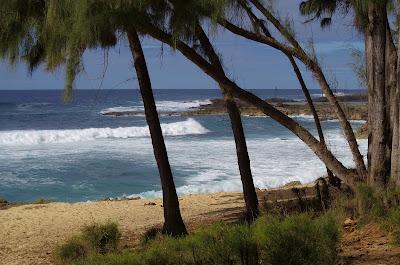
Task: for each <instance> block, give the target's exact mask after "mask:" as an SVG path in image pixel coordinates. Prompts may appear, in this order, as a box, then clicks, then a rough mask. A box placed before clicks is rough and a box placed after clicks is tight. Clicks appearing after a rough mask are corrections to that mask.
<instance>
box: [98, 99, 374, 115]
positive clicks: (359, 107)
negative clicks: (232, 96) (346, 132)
mask: <svg viewBox="0 0 400 265" xmlns="http://www.w3.org/2000/svg"><path fill="white" fill-rule="evenodd" d="M352 99H353V98H352ZM210 102H211V103H209V104H205V105H200V106H199V107H194V108H190V109H189V110H186V111H181V112H170V113H168V114H164V115H168V116H177V115H179V116H202V115H225V114H227V112H226V108H225V103H224V101H223V100H222V99H211V100H210ZM267 102H268V103H270V104H272V105H274V106H275V107H277V108H278V109H279V110H280V111H282V112H283V113H284V114H286V115H288V116H299V115H312V113H311V111H310V109H309V107H308V105H307V103H306V102H303V101H290V100H287V99H270V100H267ZM236 103H237V105H238V106H239V108H240V111H241V113H242V115H243V116H250V117H252V116H265V114H264V113H262V112H261V111H260V110H258V109H257V108H254V107H253V106H250V105H249V104H247V103H246V102H243V101H240V100H236ZM314 104H315V107H316V109H317V112H318V114H319V116H320V119H321V120H332V119H337V114H336V112H335V110H334V109H333V108H332V107H331V105H330V103H328V102H324V101H323V100H322V99H320V100H317V101H316V102H315V103H314ZM341 105H342V107H343V109H344V111H345V113H346V115H347V117H348V119H349V120H367V117H368V115H367V104H366V102H365V101H363V100H358V101H356V100H355V101H341ZM101 114H102V115H104V116H114V117H121V116H122V117H123V116H135V115H140V114H141V112H138V111H130V110H126V111H124V110H122V111H108V112H102V113H101Z"/></svg>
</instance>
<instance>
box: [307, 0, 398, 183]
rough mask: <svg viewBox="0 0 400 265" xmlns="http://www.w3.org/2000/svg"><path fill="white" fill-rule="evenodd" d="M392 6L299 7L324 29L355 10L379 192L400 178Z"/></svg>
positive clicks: (318, 2)
mask: <svg viewBox="0 0 400 265" xmlns="http://www.w3.org/2000/svg"><path fill="white" fill-rule="evenodd" d="M392 4H393V3H392V1H387V0H380V1H369V0H368V1H355V0H332V1H322V0H308V1H303V3H302V4H301V6H300V10H301V11H302V13H303V14H304V15H308V16H312V19H321V24H322V25H323V26H326V25H329V24H330V22H331V20H332V16H333V14H334V13H335V12H337V11H338V10H343V11H344V12H345V13H347V12H348V11H349V10H350V9H352V10H353V13H354V15H355V23H356V25H357V27H358V28H359V29H360V31H362V32H363V33H364V37H365V54H366V65H367V83H368V99H369V100H368V102H369V103H368V106H369V107H368V109H369V114H368V123H369V127H368V128H369V148H368V170H369V182H370V183H372V184H374V185H376V186H377V187H379V188H382V187H384V186H385V184H386V182H387V176H389V174H390V171H391V172H392V177H393V178H395V179H398V178H399V177H400V176H399V174H400V173H398V171H397V170H395V168H397V167H398V165H397V163H396V162H395V160H393V159H391V156H392V155H394V156H396V152H398V151H397V150H396V149H392V147H394V148H396V146H397V145H396V143H395V142H396V141H397V139H396V138H393V137H394V135H398V132H396V130H398V129H397V128H396V127H395V124H396V120H398V111H397V110H396V108H397V107H396V106H397V105H398V99H397V97H396V93H397V92H396V90H397V88H396V79H397V74H396V71H397V70H396V66H397V52H396V47H395V45H394V42H393V37H392V30H391V28H390V23H389V19H388V7H389V6H390V5H392ZM392 139H393V143H392ZM392 163H395V164H392ZM391 167H393V169H392V170H391ZM393 174H395V175H393Z"/></svg>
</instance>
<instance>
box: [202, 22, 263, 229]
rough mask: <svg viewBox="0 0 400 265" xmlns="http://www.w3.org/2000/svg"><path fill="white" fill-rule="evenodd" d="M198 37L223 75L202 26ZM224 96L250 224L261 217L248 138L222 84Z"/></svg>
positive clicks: (220, 65)
mask: <svg viewBox="0 0 400 265" xmlns="http://www.w3.org/2000/svg"><path fill="white" fill-rule="evenodd" d="M196 35H197V37H198V39H199V41H200V44H201V46H202V49H203V50H204V52H205V53H206V55H207V57H208V59H209V60H210V62H211V63H212V64H213V65H214V66H215V67H216V68H217V69H218V70H219V71H220V72H221V73H222V74H225V73H224V69H223V67H222V64H221V61H220V59H219V57H218V55H217V53H216V52H215V50H214V48H213V46H212V44H211V43H210V40H209V39H208V37H207V35H206V34H205V33H204V30H203V29H202V27H201V26H200V25H198V26H197V29H196ZM219 86H220V88H221V91H222V94H223V95H224V101H225V105H226V109H227V111H228V114H229V118H230V122H231V127H232V132H233V136H234V139H235V144H236V155H237V161H238V165H239V171H240V178H241V181H242V186H243V196H244V201H245V204H246V216H245V218H246V220H247V221H249V222H252V221H254V220H255V219H256V218H257V216H258V215H259V208H258V198H257V192H256V189H255V187H254V181H253V175H252V173H251V166H250V158H249V153H248V150H247V144H246V136H245V134H244V130H243V124H242V118H241V115H240V110H239V108H238V106H237V104H236V102H235V99H234V98H233V97H232V95H231V93H230V92H229V91H228V90H227V89H226V88H225V87H224V85H223V84H222V83H220V84H219Z"/></svg>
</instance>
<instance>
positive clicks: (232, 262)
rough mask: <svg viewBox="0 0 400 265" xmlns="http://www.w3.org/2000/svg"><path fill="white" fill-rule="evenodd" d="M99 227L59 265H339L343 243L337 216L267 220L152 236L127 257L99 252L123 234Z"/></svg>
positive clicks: (71, 245) (65, 251) (62, 255)
mask: <svg viewBox="0 0 400 265" xmlns="http://www.w3.org/2000/svg"><path fill="white" fill-rule="evenodd" d="M95 227H96V228H93V227H90V228H85V229H83V231H82V233H81V234H80V235H79V236H78V237H74V238H72V239H71V240H70V241H68V242H67V243H66V244H64V245H63V246H61V247H60V248H59V251H58V252H57V259H58V261H59V263H60V264H76V265H78V264H79V265H139V264H140V265H172V264H174V265H197V264H201V265H214V264H220V265H257V264H269V265H278V264H279V265H280V264H293V265H297V264H299V265H300V264H309V265H322V264H323V265H329V264H335V263H336V261H337V257H338V255H337V246H338V243H339V239H340V221H339V220H338V218H337V216H335V215H334V214H326V215H322V216H316V215H315V214H313V213H305V214H295V215H291V216H288V217H279V216H264V217H261V218H259V219H258V220H257V221H256V222H255V223H254V224H252V225H248V224H225V223H217V224H214V225H211V226H208V227H204V228H201V229H198V230H196V231H195V232H193V233H191V234H190V235H188V236H186V237H182V238H172V237H169V236H164V235H161V234H158V233H151V237H148V238H147V239H146V240H143V241H142V244H141V245H140V246H138V247H137V248H136V249H134V250H125V251H118V250H117V248H115V247H114V246H115V245H114V243H113V244H111V245H110V246H112V247H110V248H104V249H103V248H99V247H98V243H99V242H101V239H100V238H101V237H100V236H99V235H104V234H105V233H104V231H105V230H107V231H113V233H112V234H113V235H116V234H118V233H115V231H116V230H115V229H116V227H115V225H112V226H111V227H110V225H106V226H95ZM105 227H107V229H105ZM152 237H153V238H152ZM114 238H118V237H114ZM103 250H104V251H103Z"/></svg>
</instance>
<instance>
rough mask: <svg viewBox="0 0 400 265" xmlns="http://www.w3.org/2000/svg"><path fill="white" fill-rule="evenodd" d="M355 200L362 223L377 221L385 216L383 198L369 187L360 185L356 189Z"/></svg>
mask: <svg viewBox="0 0 400 265" xmlns="http://www.w3.org/2000/svg"><path fill="white" fill-rule="evenodd" d="M356 200H357V210H358V214H359V216H360V218H361V221H362V222H367V221H370V220H377V219H379V218H381V217H382V216H384V215H385V207H384V204H383V198H382V196H381V195H378V194H377V192H376V191H375V189H374V188H372V187H371V186H368V185H367V184H360V185H359V186H358V187H357V189H356Z"/></svg>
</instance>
